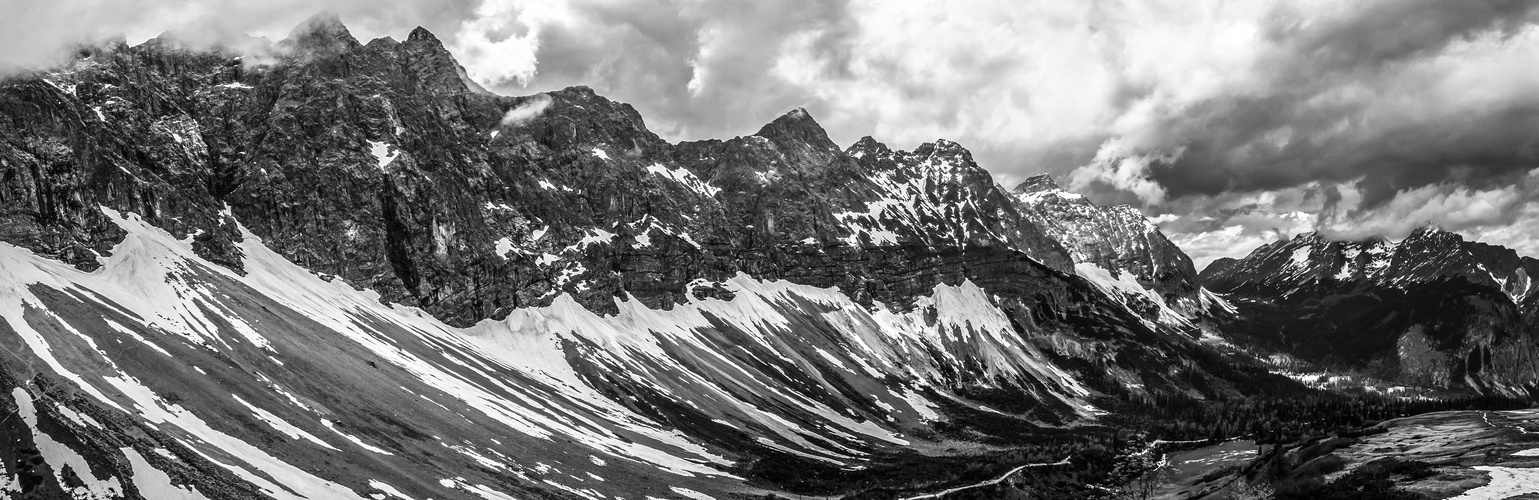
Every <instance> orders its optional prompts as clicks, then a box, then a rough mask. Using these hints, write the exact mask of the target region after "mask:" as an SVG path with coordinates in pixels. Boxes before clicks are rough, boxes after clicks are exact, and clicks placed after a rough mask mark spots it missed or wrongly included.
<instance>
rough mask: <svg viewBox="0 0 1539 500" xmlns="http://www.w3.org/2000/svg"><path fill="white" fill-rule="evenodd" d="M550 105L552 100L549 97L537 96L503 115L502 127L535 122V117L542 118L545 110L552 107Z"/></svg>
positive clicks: (544, 95)
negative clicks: (541, 115)
mask: <svg viewBox="0 0 1539 500" xmlns="http://www.w3.org/2000/svg"><path fill="white" fill-rule="evenodd" d="M550 103H551V98H550V96H549V95H546V94H535V95H534V96H532V97H530V98H529V100H528V101H525V102H522V103H519V104H518V105H517V106H514V107H512V108H511V109H508V112H507V113H503V115H502V126H504V127H506V126H515V127H516V126H519V125H523V124H525V123H528V122H529V120H533V119H534V118H535V117H537V116H540V114H541V113H544V112H545V108H548V107H550Z"/></svg>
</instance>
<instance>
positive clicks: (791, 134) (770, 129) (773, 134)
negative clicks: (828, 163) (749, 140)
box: [753, 108, 839, 151]
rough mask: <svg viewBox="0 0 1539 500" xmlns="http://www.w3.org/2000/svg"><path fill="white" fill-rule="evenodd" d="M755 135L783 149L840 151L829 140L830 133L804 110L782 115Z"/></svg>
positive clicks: (795, 110) (799, 109) (798, 109)
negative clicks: (804, 146)
mask: <svg viewBox="0 0 1539 500" xmlns="http://www.w3.org/2000/svg"><path fill="white" fill-rule="evenodd" d="M753 135H756V136H759V137H763V138H765V139H769V140H770V141H772V142H774V143H776V144H777V145H780V146H781V147H785V146H788V145H795V144H806V145H808V146H811V147H812V148H814V149H817V150H822V151H838V150H839V145H837V144H834V141H833V140H832V139H829V138H828V132H827V131H824V130H823V126H822V125H818V122H817V120H814V119H813V118H812V114H811V113H808V112H807V110H806V109H803V108H796V109H793V110H791V111H788V112H786V114H783V115H780V117H778V118H775V120H774V121H771V122H769V123H767V124H765V125H764V127H762V128H760V129H759V131H758V132H754V134H753Z"/></svg>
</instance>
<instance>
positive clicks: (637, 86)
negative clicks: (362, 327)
mask: <svg viewBox="0 0 1539 500" xmlns="http://www.w3.org/2000/svg"><path fill="white" fill-rule="evenodd" d="M325 7H330V8H332V9H334V10H336V11H337V12H338V13H339V14H340V15H341V16H342V18H343V20H344V21H345V22H346V23H347V24H348V25H349V27H350V28H351V29H352V31H353V33H354V34H355V35H356V36H358V37H359V38H361V39H365V40H367V39H369V38H373V37H378V36H394V37H396V38H397V39H401V38H404V37H405V35H406V34H407V33H408V32H409V31H410V30H411V29H412V28H413V27H415V26H417V25H422V26H424V27H427V28H428V29H429V30H431V31H433V32H434V33H435V34H437V35H438V36H439V38H440V39H442V40H444V42H445V43H446V44H447V45H448V46H449V48H450V50H451V51H453V52H454V53H455V54H456V55H457V56H458V57H459V58H460V60H461V62H462V63H463V64H464V65H465V66H466V67H467V68H468V70H469V71H470V73H471V75H472V76H473V77H474V78H475V79H476V80H478V81H479V82H481V83H482V84H483V85H485V86H486V87H488V88H491V89H493V90H495V91H497V92H500V93H504V94H511V95H522V94H531V93H535V92H539V91H542V90H548V89H554V88H561V87H565V86H568V85H577V84H583V85H589V86H591V87H594V88H595V89H596V90H598V91H599V92H600V93H602V94H604V95H607V96H609V97H611V98H615V99H618V100H622V101H626V102H630V103H632V104H633V105H635V106H636V107H637V108H638V109H640V110H641V112H642V114H643V115H644V116H646V118H647V120H648V123H649V125H650V126H651V127H652V128H653V130H655V131H657V132H658V133H659V134H661V135H663V136H664V137H667V138H669V139H673V140H682V139H699V138H707V137H730V136H734V135H742V134H748V133H752V132H753V131H755V130H757V128H758V126H759V125H761V124H763V123H764V122H767V121H768V120H770V119H772V118H774V117H775V116H777V115H779V114H780V113H783V112H784V111H786V110H788V109H790V108H793V107H797V106H803V107H806V108H807V109H808V110H809V111H811V112H812V114H813V115H814V116H815V117H817V119H818V120H819V122H821V123H822V124H823V125H824V127H825V128H827V129H828V130H829V132H830V134H832V135H833V138H834V140H835V141H837V142H839V143H841V144H849V143H852V142H854V141H855V140H856V139H858V138H859V137H860V136H863V135H871V136H874V137H876V138H877V139H878V140H881V141H883V142H886V143H887V144H889V145H890V146H893V147H895V148H902V149H908V148H912V147H913V146H915V145H917V144H919V143H921V142H925V141H930V140H934V139H936V138H947V139H951V140H955V141H958V142H960V143H962V144H963V145H965V146H967V147H968V148H969V149H971V150H972V151H973V152H974V154H975V156H976V158H977V159H978V160H979V162H980V163H981V164H982V165H983V166H984V167H985V168H988V169H989V170H990V171H992V172H993V173H994V174H995V176H996V177H997V178H998V179H999V180H1000V182H1001V183H1002V184H1005V185H1006V186H1013V185H1014V184H1015V183H1016V182H1018V181H1020V180H1022V179H1024V178H1025V177H1026V176H1029V175H1033V174H1038V173H1047V174H1051V175H1053V176H1054V177H1055V178H1056V179H1057V180H1058V181H1059V183H1060V184H1062V185H1064V186H1065V187H1068V188H1070V189H1072V190H1075V191H1079V192H1082V193H1084V194H1087V195H1089V196H1091V197H1092V199H1095V200H1097V201H1099V202H1102V203H1129V204H1133V205H1135V206H1138V207H1140V208H1142V209H1143V210H1144V211H1145V213H1147V214H1148V215H1149V216H1150V217H1152V218H1154V219H1155V220H1156V221H1158V222H1160V224H1161V227H1163V228H1164V229H1165V231H1166V233H1167V234H1168V235H1170V236H1171V238H1172V239H1174V240H1175V241H1176V242H1177V243H1178V244H1180V245H1182V246H1183V247H1184V248H1185V249H1186V250H1187V251H1188V252H1189V253H1191V254H1192V256H1193V258H1194V259H1195V260H1197V262H1198V265H1199V267H1200V266H1202V265H1204V264H1206V263H1207V262H1208V261H1210V260H1211V259H1213V258H1216V257H1220V256H1226V255H1231V256H1237V255H1243V254H1245V253H1247V252H1248V251H1249V250H1251V249H1253V248H1254V247H1256V246H1258V245H1260V244H1263V243H1265V242H1268V241H1271V240H1274V239H1276V238H1278V237H1280V236H1287V235H1292V234H1295V233H1298V232H1304V231H1310V230H1320V231H1324V232H1327V233H1329V234H1331V235H1334V236H1337V237H1343V238H1348V237H1350V238H1356V237H1363V236H1368V235H1374V234H1378V235H1384V236H1388V237H1390V238H1401V237H1404V235H1405V234H1407V233H1408V232H1409V231H1410V230H1411V229H1413V228H1414V227H1417V226H1421V225H1426V224H1429V223H1430V224H1437V225H1440V226H1441V227H1443V228H1445V229H1449V230H1454V231H1459V232H1461V233H1463V234H1465V235H1466V236H1469V237H1473V238H1478V239H1481V240H1485V241H1489V242H1493V243H1499V244H1503V245H1507V246H1512V247H1514V248H1517V249H1519V251H1520V252H1522V253H1526V254H1528V255H1535V256H1539V237H1536V236H1534V235H1539V195H1536V193H1539V171H1535V170H1534V169H1535V168H1539V27H1536V26H1535V24H1536V23H1539V2H1533V1H1528V0H1511V1H1503V0H1491V1H1480V0H1465V1H1457V2H1453V1H1444V0H1397V1H1371V0H1369V1H1350V2H1343V1H1339V0H1330V1H1323V0H1322V1H1312V0H1297V1H1230V2H1225V1H1196V0H1171V1H1155V0H1151V1H1142V2H1133V1H1126V2H1117V1H1072V2H1069V1H1062V0H1045V1H1026V0H997V1H996V0H971V1H965V2H937V1H912V2H897V1H892V0H881V1H876V0H843V1H815V0H780V1H748V0H721V1H712V0H673V1H670V0H640V1H612V0H516V1H515V0H425V1H406V0H333V1H320V2H317V1H313V0H304V1H301V0H265V1H235V0H203V1H194V0H51V1H48V2H37V1H33V0H0V12H5V13H6V14H7V15H6V16H4V18H3V19H0V72H4V71H13V70H15V69H17V68H25V67H30V66H35V65H37V64H42V63H45V62H46V61H47V60H49V58H52V57H58V56H59V54H61V53H63V47H65V46H66V45H67V44H68V43H69V42H70V41H71V40H75V39H81V38H92V37H101V36H104V35H108V34H116V33H120V34H123V35H125V36H126V37H127V38H128V39H129V41H130V42H138V41H142V40H144V39H147V38H149V37H153V36H155V35H156V34H159V33H160V32H162V31H164V30H167V29H171V28H177V27H180V26H184V25H188V24H209V23H222V24H224V25H226V26H228V27H229V28H230V29H232V30H234V31H235V32H245V33H251V34H255V35H261V36H267V37H269V38H270V39H273V40H278V39H281V38H282V37H283V36H284V34H285V33H287V31H288V30H289V29H290V28H292V27H293V26H294V25H295V24H297V23H298V22H299V21H301V20H302V19H303V18H305V17H307V16H308V15H310V14H311V13H313V12H315V11H316V10H318V9H321V8H325Z"/></svg>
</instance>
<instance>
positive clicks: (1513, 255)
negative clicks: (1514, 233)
mask: <svg viewBox="0 0 1539 500" xmlns="http://www.w3.org/2000/svg"><path fill="white" fill-rule="evenodd" d="M1536 271H1539V260H1536V259H1534V258H1530V257H1526V256H1520V255H1518V254H1517V252H1515V251H1513V250H1512V249H1508V248H1505V247H1501V246H1497V245H1489V244H1485V243H1480V242H1474V241H1468V240H1465V239H1464V238H1463V237H1461V236H1459V235H1458V234H1455V233H1452V232H1448V231H1444V230H1441V229H1437V228H1433V227H1424V228H1420V229H1417V230H1415V231H1413V232H1412V233H1411V234H1410V235H1409V236H1407V237H1406V238H1405V239H1404V240H1401V241H1399V242H1391V241H1389V240H1386V239H1384V238H1369V239H1365V240H1359V241H1337V240H1331V239H1328V238H1326V237H1324V236H1322V235H1320V234H1318V233H1307V234H1300V235H1297V236H1295V237H1293V238H1292V239H1287V240H1279V241H1276V242H1273V243H1270V244H1267V245H1263V246H1262V247H1260V248H1257V249H1256V250H1255V251H1253V252H1251V253H1250V255H1248V256H1246V257H1245V258H1243V259H1219V260H1217V261H1214V262H1213V263H1212V264H1211V265H1209V266H1208V267H1207V268H1206V269H1204V270H1203V272H1202V274H1201V278H1202V280H1203V283H1204V284H1205V285H1206V286H1207V287H1209V288H1210V289H1212V290H1214V291H1216V292H1221V293H1224V294H1227V296H1228V297H1230V299H1231V300H1232V302H1234V303H1235V304H1236V305H1237V306H1238V307H1239V309H1240V314H1239V317H1238V318H1236V319H1235V320H1234V321H1233V322H1232V323H1231V324H1230V325H1229V326H1228V328H1227V331H1228V332H1229V333H1231V334H1233V335H1235V336H1236V338H1238V339H1240V340H1242V341H1245V342H1251V343H1254V344H1255V345H1259V346H1262V347H1264V348H1266V349H1270V350H1275V351H1277V352H1281V353H1284V354H1288V355H1291V356H1297V357H1298V358H1301V359H1305V360H1309V361H1312V362H1317V363H1322V364H1324V365H1326V366H1333V367H1337V368H1349V369H1357V370H1362V371H1364V372H1366V373H1370V374H1372V375H1374V376H1377V377H1381V378H1383V379H1386V380H1398V381H1401V382H1403V383H1407V384H1423V385H1431V386H1439V387H1470V388H1475V389H1477V390H1483V391H1493V392H1502V393H1524V392H1526V391H1527V389H1525V387H1532V385H1533V384H1534V383H1535V381H1536V380H1539V352H1536V351H1535V347H1536V345H1539V341H1536V338H1539V294H1535V293H1534V288H1535V287H1536V286H1539V285H1536V284H1535V282H1534V280H1533V279H1532V276H1533V273H1534V272H1536Z"/></svg>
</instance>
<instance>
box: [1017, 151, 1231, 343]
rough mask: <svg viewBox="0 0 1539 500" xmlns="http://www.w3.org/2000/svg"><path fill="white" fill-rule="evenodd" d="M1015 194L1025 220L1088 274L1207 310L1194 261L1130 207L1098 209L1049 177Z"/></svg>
mask: <svg viewBox="0 0 1539 500" xmlns="http://www.w3.org/2000/svg"><path fill="white" fill-rule="evenodd" d="M1014 195H1015V196H1014V197H1015V200H1016V202H1017V204H1018V206H1019V207H1020V209H1021V213H1022V215H1023V216H1024V217H1025V219H1026V220H1028V221H1031V222H1032V223H1033V224H1034V225H1036V226H1037V227H1040V228H1042V230H1043V231H1044V232H1045V233H1046V234H1047V236H1048V237H1049V238H1051V239H1053V240H1056V241H1058V242H1060V243H1062V244H1063V246H1064V247H1065V248H1066V249H1067V250H1068V252H1069V256H1070V257H1071V258H1072V259H1073V260H1074V262H1075V263H1076V264H1079V265H1082V266H1089V267H1092V268H1093V269H1087V270H1088V271H1090V273H1084V274H1087V275H1090V274H1092V273H1094V274H1097V275H1099V274H1101V273H1102V272H1104V273H1105V274H1107V275H1110V277H1111V278H1113V279H1120V278H1122V276H1123V275H1128V276H1129V277H1130V278H1131V280H1133V281H1136V283H1137V284H1138V285H1140V286H1142V287H1143V288H1145V289H1147V290H1149V291H1152V292H1154V295H1155V297H1156V300H1159V301H1162V302H1163V303H1164V305H1165V306H1167V307H1169V308H1171V309H1174V310H1175V311H1177V312H1179V313H1181V314H1183V315H1188V316H1190V315H1194V314H1196V313H1199V312H1201V310H1202V309H1203V305H1202V300H1201V296H1202V294H1201V290H1202V287H1201V285H1199V283H1198V278H1197V271H1196V270H1195V269H1194V268H1193V267H1192V259H1191V258H1190V257H1187V255H1186V253H1185V252H1182V251H1181V249H1180V248H1178V247H1176V245H1175V244H1174V243H1171V242H1170V240H1169V239H1166V238H1165V235H1164V234H1163V233H1161V232H1160V230H1159V227H1157V226H1155V225H1154V223H1153V222H1150V221H1149V219H1148V218H1146V217H1144V215H1143V213H1142V212H1139V211H1138V210H1137V209H1135V208H1133V207H1131V206H1128V205H1117V206H1112V207H1102V206H1097V205H1095V204H1094V203H1091V202H1090V201H1089V200H1086V199H1085V197H1084V196H1081V195H1078V194H1074V193H1070V192H1067V191H1064V190H1063V189H1062V188H1059V187H1058V185H1057V184H1056V183H1054V182H1053V180H1052V178H1051V177H1048V176H1046V175H1038V176H1035V177H1031V178H1029V179H1026V181H1025V182H1022V183H1021V184H1020V185H1017V186H1016V187H1015V190H1014Z"/></svg>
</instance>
